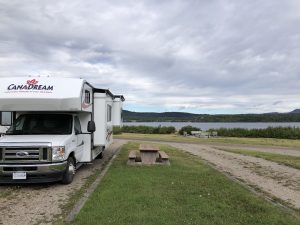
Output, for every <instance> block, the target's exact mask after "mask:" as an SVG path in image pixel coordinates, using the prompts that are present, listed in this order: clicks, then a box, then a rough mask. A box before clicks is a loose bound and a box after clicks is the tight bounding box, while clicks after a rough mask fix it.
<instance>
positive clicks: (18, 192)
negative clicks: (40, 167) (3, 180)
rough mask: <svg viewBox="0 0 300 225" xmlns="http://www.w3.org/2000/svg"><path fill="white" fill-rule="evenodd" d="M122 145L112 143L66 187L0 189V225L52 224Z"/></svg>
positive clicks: (53, 185) (38, 186)
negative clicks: (76, 193) (77, 192)
mask: <svg viewBox="0 0 300 225" xmlns="http://www.w3.org/2000/svg"><path fill="white" fill-rule="evenodd" d="M124 143H126V141H122V140H115V141H114V143H113V144H112V145H111V146H110V147H109V149H107V150H106V151H105V152H104V157H103V159H96V160H95V161H94V162H93V164H87V165H83V166H82V167H81V168H80V169H79V170H78V171H77V173H76V176H75V178H74V181H73V182H72V184H70V185H63V184H60V183H53V184H35V185H30V184H29V185H20V186H16V185H4V186H0V193H1V194H0V212H1V216H0V224H3V225H16V224H22V225H27V224H28V225H29V224H30V225H32V224H52V223H53V221H56V220H57V218H59V217H62V214H63V207H64V206H65V205H66V204H67V203H68V201H69V200H70V197H71V195H72V194H73V193H74V192H76V191H78V190H79V189H80V188H81V187H82V186H83V185H84V184H85V182H86V180H87V178H88V177H89V176H91V175H92V174H94V173H95V171H99V170H102V169H103V168H104V166H105V165H106V164H107V162H108V161H109V159H110V158H111V157H112V156H113V155H114V154H115V152H116V151H117V150H118V148H119V147H121V146H122V145H123V144H124Z"/></svg>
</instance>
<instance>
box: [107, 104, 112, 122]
mask: <svg viewBox="0 0 300 225" xmlns="http://www.w3.org/2000/svg"><path fill="white" fill-rule="evenodd" d="M110 121H111V105H107V122H110Z"/></svg>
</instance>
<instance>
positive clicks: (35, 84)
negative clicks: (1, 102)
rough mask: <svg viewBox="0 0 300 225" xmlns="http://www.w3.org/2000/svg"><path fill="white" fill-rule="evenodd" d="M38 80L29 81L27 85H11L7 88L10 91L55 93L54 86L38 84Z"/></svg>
mask: <svg viewBox="0 0 300 225" xmlns="http://www.w3.org/2000/svg"><path fill="white" fill-rule="evenodd" d="M38 83H39V82H38V81H37V80H36V79H32V80H27V81H26V84H11V85H9V86H8V87H7V90H9V91H16V90H40V91H53V86H52V85H44V84H38Z"/></svg>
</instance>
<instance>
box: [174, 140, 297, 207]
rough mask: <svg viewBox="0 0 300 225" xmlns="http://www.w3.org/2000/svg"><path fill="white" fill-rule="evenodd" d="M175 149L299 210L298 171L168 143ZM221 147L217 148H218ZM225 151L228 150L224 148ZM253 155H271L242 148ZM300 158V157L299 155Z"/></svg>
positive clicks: (210, 149)
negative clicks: (185, 152)
mask: <svg viewBox="0 0 300 225" xmlns="http://www.w3.org/2000/svg"><path fill="white" fill-rule="evenodd" d="M168 144H170V145H172V146H174V147H176V148H179V149H182V150H184V151H187V152H190V153H192V154H194V155H197V156H200V157H201V158H203V159H204V160H206V161H208V162H209V163H211V164H213V165H215V167H216V168H217V169H218V170H220V171H223V172H226V173H228V174H230V175H231V176H233V177H235V178H237V179H239V180H241V181H243V182H245V183H246V184H248V185H250V186H252V187H253V186H254V187H256V188H259V189H260V190H262V191H263V192H265V193H267V194H268V195H269V196H270V197H272V198H278V199H281V200H282V201H284V202H285V203H287V204H288V205H290V206H292V207H293V208H298V209H300V171H299V170H297V169H294V168H291V167H288V166H284V165H279V164H277V163H275V162H271V161H267V160H264V159H260V158H256V157H251V156H244V155H241V154H235V153H230V152H225V151H222V150H218V149H217V148H216V147H213V146H211V145H199V144H179V143H168ZM218 147H220V145H218ZM225 147H226V148H228V147H229V146H228V145H226V146H225ZM243 148H245V149H252V150H256V151H266V152H272V149H271V148H269V147H268V148H263V147H249V146H248V147H243ZM274 152H276V153H280V154H288V152H292V153H293V154H291V155H297V154H298V152H300V151H299V150H295V149H291V150H290V151H289V150H288V149H286V148H285V149H284V150H282V151H280V149H279V148H276V151H274ZM298 156H300V155H298Z"/></svg>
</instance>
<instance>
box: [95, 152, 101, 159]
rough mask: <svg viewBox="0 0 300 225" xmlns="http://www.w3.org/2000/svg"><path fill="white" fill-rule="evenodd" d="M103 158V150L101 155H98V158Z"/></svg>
mask: <svg viewBox="0 0 300 225" xmlns="http://www.w3.org/2000/svg"><path fill="white" fill-rule="evenodd" d="M102 158H103V151H102V152H101V153H100V154H99V155H97V157H96V159H102Z"/></svg>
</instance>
